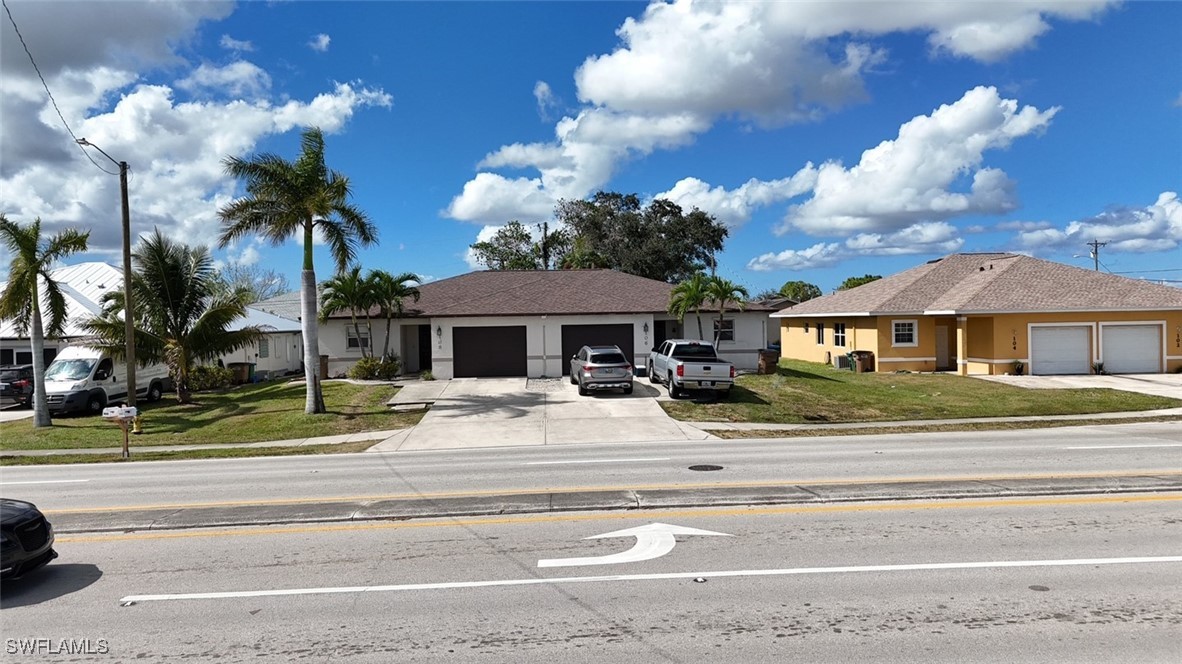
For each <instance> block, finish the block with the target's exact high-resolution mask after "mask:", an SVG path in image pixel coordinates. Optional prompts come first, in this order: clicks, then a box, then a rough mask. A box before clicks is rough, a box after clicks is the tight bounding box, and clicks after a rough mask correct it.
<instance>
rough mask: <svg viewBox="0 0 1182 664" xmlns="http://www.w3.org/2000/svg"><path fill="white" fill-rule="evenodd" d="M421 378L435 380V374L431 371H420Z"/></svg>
mask: <svg viewBox="0 0 1182 664" xmlns="http://www.w3.org/2000/svg"><path fill="white" fill-rule="evenodd" d="M419 380H435V374H433V373H431V372H430V371H423V372H421V373H419Z"/></svg>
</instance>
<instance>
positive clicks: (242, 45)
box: [218, 35, 254, 52]
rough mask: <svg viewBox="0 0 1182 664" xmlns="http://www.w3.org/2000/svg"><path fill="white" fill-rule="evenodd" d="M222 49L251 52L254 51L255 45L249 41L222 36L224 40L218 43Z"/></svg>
mask: <svg viewBox="0 0 1182 664" xmlns="http://www.w3.org/2000/svg"><path fill="white" fill-rule="evenodd" d="M218 43H219V44H220V45H221V47H222V48H224V49H226V50H228V51H239V52H243V51H246V52H249V51H253V50H254V44H252V43H250V42H248V41H242V40H239V39H234V38H233V37H231V36H230V35H222V39H221V41H220V42H218Z"/></svg>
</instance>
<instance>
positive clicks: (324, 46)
mask: <svg viewBox="0 0 1182 664" xmlns="http://www.w3.org/2000/svg"><path fill="white" fill-rule="evenodd" d="M330 42H332V37H329V36H328V35H326V34H324V33H323V32H322V33H320V34H318V35H313V36H312V39H311V41H309V42H308V47H309V48H311V49H312V50H313V51H317V52H319V53H324V52H325V51H327V50H328V45H329V43H330Z"/></svg>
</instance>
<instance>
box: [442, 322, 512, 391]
mask: <svg viewBox="0 0 1182 664" xmlns="http://www.w3.org/2000/svg"><path fill="white" fill-rule="evenodd" d="M452 348H453V349H455V350H454V352H453V355H454V359H453V361H454V373H455V376H456V378H494V377H515V376H525V375H526V373H527V368H526V366H527V365H526V343H525V326H524V325H513V326H497V327H456V328H453V329H452Z"/></svg>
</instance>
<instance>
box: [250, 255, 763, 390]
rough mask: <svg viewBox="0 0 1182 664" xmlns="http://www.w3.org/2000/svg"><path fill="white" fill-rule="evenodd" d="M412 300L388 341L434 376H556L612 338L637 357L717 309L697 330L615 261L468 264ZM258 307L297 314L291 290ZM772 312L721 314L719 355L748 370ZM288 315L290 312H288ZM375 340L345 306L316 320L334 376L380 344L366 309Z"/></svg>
mask: <svg viewBox="0 0 1182 664" xmlns="http://www.w3.org/2000/svg"><path fill="white" fill-rule="evenodd" d="M419 290H420V292H421V294H422V296H421V298H420V300H419V301H418V302H417V303H416V302H409V301H408V302H407V303H406V305H405V306H406V315H405V316H404V317H403V318H401V319H399V320H398V321H395V325H394V328H393V331H392V332H391V338H390V348H391V349H392V350H393V351H394V352H397V353H398V354H399V356H400V358H401V359H402V363H403V371H404V372H405V373H415V372H418V371H423V370H430V371H431V373H432V374H433V375H434V376H435V377H436V378H453V377H485V376H529V377H541V376H552V377H557V376H562V375H565V374H568V373H569V371H570V362H569V361H570V358H571V356H572V355H574V354H575V353H576V352H577V351H578V349H579V347H580V346H583V345H585V344H588V345H593V344H614V345H617V346H619V347H620V348H621V349H623V350H624V352H625V354H626V355H628V356H629V357H631V358H633V363H634V364H635V365H636V366H638V367H642V366H644V362H645V359H646V358H647V356H648V352H649V350H650V349H652V348H653V347H654V346H657V345H658V344H660V343H661V342H662V341H664V340H665V339H675V338H691V339H697V338H701V337H704V338H706V339H708V340H711V341H712V340H713V339H714V328H715V325H717V324H718V309H717V307H716V308H714V309H713V310H709V309H708V308H704V309H703V310H702V313H701V320H702V334H701V337H699V333H698V324H697V320H696V318H697V317H696V316H695V315H694V314H690V315H689V316H687V317H686V318H685V321H684V323H679V322H678V321H677V320H675V319H674V318H673V316H671V315H670V314H668V313H666V309H667V307H668V305H669V298H670V294H671V292H672V290H673V286H672V285H671V284H668V283H665V282H662V281H655V280H653V279H646V278H643V277H637V276H634V275H630V274H625V273H623V272H616V271H614V270H552V271H536V270H529V271H514V270H505V271H487V272H470V273H468V274H463V275H460V276H457V277H452V278H450V279H443V280H441V281H435V282H431V283H428V284H424V285H422V286H420V287H419ZM256 306H257V307H260V308H263V309H266V310H268V311H272V312H273V313H276V314H278V315H282V316H287V317H293V318H294V317H298V315H299V314H298V312H299V295H298V293H289V294H285V295H282V296H279V297H277V298H272V299H270V300H266V301H264V302H260V303H258V304H257V305H256ZM772 311H774V309H773V308H772V307H768V306H765V305H761V304H749V305H746V306H745V308H744V310H742V311H740V310H739V309H738V308H737V307H736V306H728V307H727V308H726V310H725V311H724V313H723V320H722V324H721V328H722V335H721V336H722V338H721V340H720V342H719V344H718V345H719V354H720V355H721V356H722V357H724V358H725V359H727V360H730V361H731V362H733V363H734V364H735V366H736V367H738V368H740V369H754V368H755V367H756V366H757V364H758V361H759V351H760V349H763V348H766V347H767V344H768V337H767V334H768V332H767V322H768V319H769V315H770V314H771V313H772ZM293 314H294V315H293ZM371 320H372V322H373V339H369V338H368V333H367V329H366V326H365V324H364V323H362V325H361V328H362V329H361V335H360V338H359V337H358V335H357V334H356V333H355V332H354V330H353V325H352V323H351V320H350V316H349V314H347V313H343V314H340V315H336V316H333V317H331V318H330V319H329V320H328V321H327V322H326V323H324V324H322V325H321V326H320V352H321V353H322V354H327V355H328V356H329V375H330V376H336V375H339V374H341V373H343V372H344V371H346V370H347V369H348V367H350V366H352V365H353V364H354V363H356V362H357V360H359V359H360V358H361V345H363V344H370V343H372V345H373V346H374V347H375V349H376V350H377V351H378V353H380V352H381V347H382V344H383V341H384V339H385V319H383V318H381V317H380V315H378V313H377V311H376V310H374V311H372V312H371Z"/></svg>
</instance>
